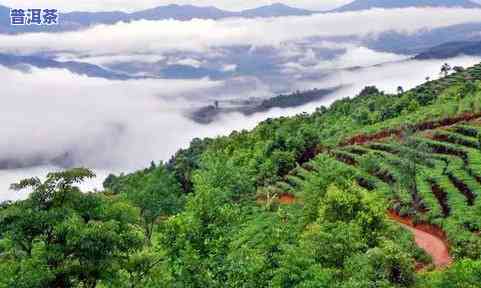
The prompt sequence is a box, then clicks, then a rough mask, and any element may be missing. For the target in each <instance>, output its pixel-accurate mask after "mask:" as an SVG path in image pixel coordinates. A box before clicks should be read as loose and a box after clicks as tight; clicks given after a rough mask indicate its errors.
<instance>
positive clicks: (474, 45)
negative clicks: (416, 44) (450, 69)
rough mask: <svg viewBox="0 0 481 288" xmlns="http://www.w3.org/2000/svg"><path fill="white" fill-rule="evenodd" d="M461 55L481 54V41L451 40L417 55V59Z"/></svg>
mask: <svg viewBox="0 0 481 288" xmlns="http://www.w3.org/2000/svg"><path fill="white" fill-rule="evenodd" d="M459 55H470V56H476V55H481V41H460V42H449V43H444V44H441V45H439V46H436V47H433V48H431V49H429V50H427V51H425V52H423V53H420V54H418V55H416V57H415V59H419V60H425V59H446V58H451V57H456V56H459Z"/></svg>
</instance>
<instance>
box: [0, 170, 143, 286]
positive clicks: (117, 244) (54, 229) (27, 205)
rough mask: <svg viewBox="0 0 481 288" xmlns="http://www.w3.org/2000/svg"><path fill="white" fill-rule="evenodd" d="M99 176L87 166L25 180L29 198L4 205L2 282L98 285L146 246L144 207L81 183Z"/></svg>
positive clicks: (0, 212) (0, 235) (17, 187)
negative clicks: (91, 191) (142, 225)
mask: <svg viewBox="0 0 481 288" xmlns="http://www.w3.org/2000/svg"><path fill="white" fill-rule="evenodd" d="M92 177H94V174H93V173H92V172H91V171H89V170H87V169H81V168H79V169H72V170H68V171H64V172H58V173H50V174H48V176H47V179H46V180H45V181H41V180H40V179H38V178H31V179H25V180H23V181H21V182H20V183H18V184H14V185H12V188H14V189H15V190H22V189H27V188H28V189H32V191H33V192H32V193H31V194H30V196H29V197H28V199H27V200H25V201H19V202H16V203H14V204H11V205H9V206H8V207H6V208H4V209H2V210H0V239H1V243H2V244H3V245H2V250H3V251H2V253H0V258H1V259H0V272H2V277H0V278H1V279H0V286H1V287H77V286H80V287H96V285H97V283H98V282H99V281H101V280H107V279H108V278H110V277H112V275H114V274H115V273H116V272H117V271H118V270H119V269H121V267H122V265H123V263H124V262H125V261H126V259H127V258H128V255H129V254H130V253H131V252H134V251H136V250H139V249H141V247H142V244H143V232H142V229H141V228H140V226H138V225H137V224H138V222H139V214H138V210H137V209H135V208H133V207H131V206H130V205H128V204H127V203H125V202H121V201H118V200H116V199H110V198H107V197H106V196H103V195H101V194H83V193H82V192H81V191H80V190H79V188H78V187H76V186H75V185H77V184H79V183H81V182H82V181H83V180H85V179H88V178H92Z"/></svg>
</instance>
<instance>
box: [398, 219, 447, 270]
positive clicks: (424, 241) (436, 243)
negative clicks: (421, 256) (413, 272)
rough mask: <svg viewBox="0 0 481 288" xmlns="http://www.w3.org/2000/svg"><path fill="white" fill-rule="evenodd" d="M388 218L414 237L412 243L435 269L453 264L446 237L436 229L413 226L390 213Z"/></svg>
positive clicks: (431, 226) (424, 225)
mask: <svg viewBox="0 0 481 288" xmlns="http://www.w3.org/2000/svg"><path fill="white" fill-rule="evenodd" d="M389 218H390V219H392V220H394V221H396V222H397V223H399V224H400V225H401V226H403V227H404V228H405V229H406V230H408V231H410V232H411V233H413V235H414V241H415V242H416V244H417V245H418V246H419V247H420V248H422V249H423V250H424V251H426V253H428V254H429V255H430V256H431V257H432V258H433V264H434V265H435V266H436V267H437V268H444V267H447V266H449V265H451V264H452V263H453V259H452V258H451V256H450V255H449V248H448V244H447V241H446V236H445V235H444V233H443V231H441V229H439V228H438V227H435V226H433V225H428V224H420V225H414V224H413V223H412V221H411V220H410V219H408V218H402V217H399V216H398V215H396V214H394V213H392V212H390V213H389Z"/></svg>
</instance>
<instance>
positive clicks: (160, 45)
mask: <svg viewBox="0 0 481 288" xmlns="http://www.w3.org/2000/svg"><path fill="white" fill-rule="evenodd" d="M419 19H423V21H419ZM479 19H481V9H443V8H437V9H435V8H431V9H416V8H408V9H393V10H382V9H373V10H369V11H363V12H356V13H341V14H339V13H331V14H322V15H314V16H303V17H280V18H268V19H227V20H222V21H214V20H199V19H194V20H191V21H175V20H164V21H145V20H143V21H137V22H133V23H118V24H116V25H99V26H96V27H93V28H91V29H88V30H85V31H78V32H66V33H62V34H53V33H50V34H49V33H34V34H22V35H1V36H0V43H2V45H1V47H0V51H4V52H24V53H29V52H38V51H57V52H76V53H82V54H90V55H95V56H102V55H105V54H109V55H110V54H121V55H124V54H132V53H135V54H152V53H156V54H161V53H165V52H167V51H170V52H175V51H195V52H206V51H208V50H209V49H212V48H216V47H226V46H233V45H252V46H253V47H254V46H279V45H281V44H283V43H286V42H289V41H299V40H302V39H306V38H309V37H330V36H352V35H355V36H365V37H375V36H376V35H377V34H378V33H381V32H384V31H388V30H393V31H398V32H402V33H414V32H416V31H419V30H421V29H430V28H438V27H446V26H450V25H455V24H461V23H467V22H473V21H479Z"/></svg>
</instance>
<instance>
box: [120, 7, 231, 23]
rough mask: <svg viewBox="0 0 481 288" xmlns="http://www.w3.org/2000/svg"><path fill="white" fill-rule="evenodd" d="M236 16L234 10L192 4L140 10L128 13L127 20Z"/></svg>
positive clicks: (186, 19) (185, 19)
mask: <svg viewBox="0 0 481 288" xmlns="http://www.w3.org/2000/svg"><path fill="white" fill-rule="evenodd" d="M234 16H238V14H237V13H235V12H229V11H224V10H221V9H217V8H215V7H198V6H193V5H176V4H172V5H167V6H160V7H156V8H153V9H147V10H142V11H139V12H135V13H132V14H128V16H127V18H128V19H127V21H131V20H140V19H145V20H162V19H176V20H181V21H188V20H191V19H194V18H197V19H222V18H227V17H234Z"/></svg>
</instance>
